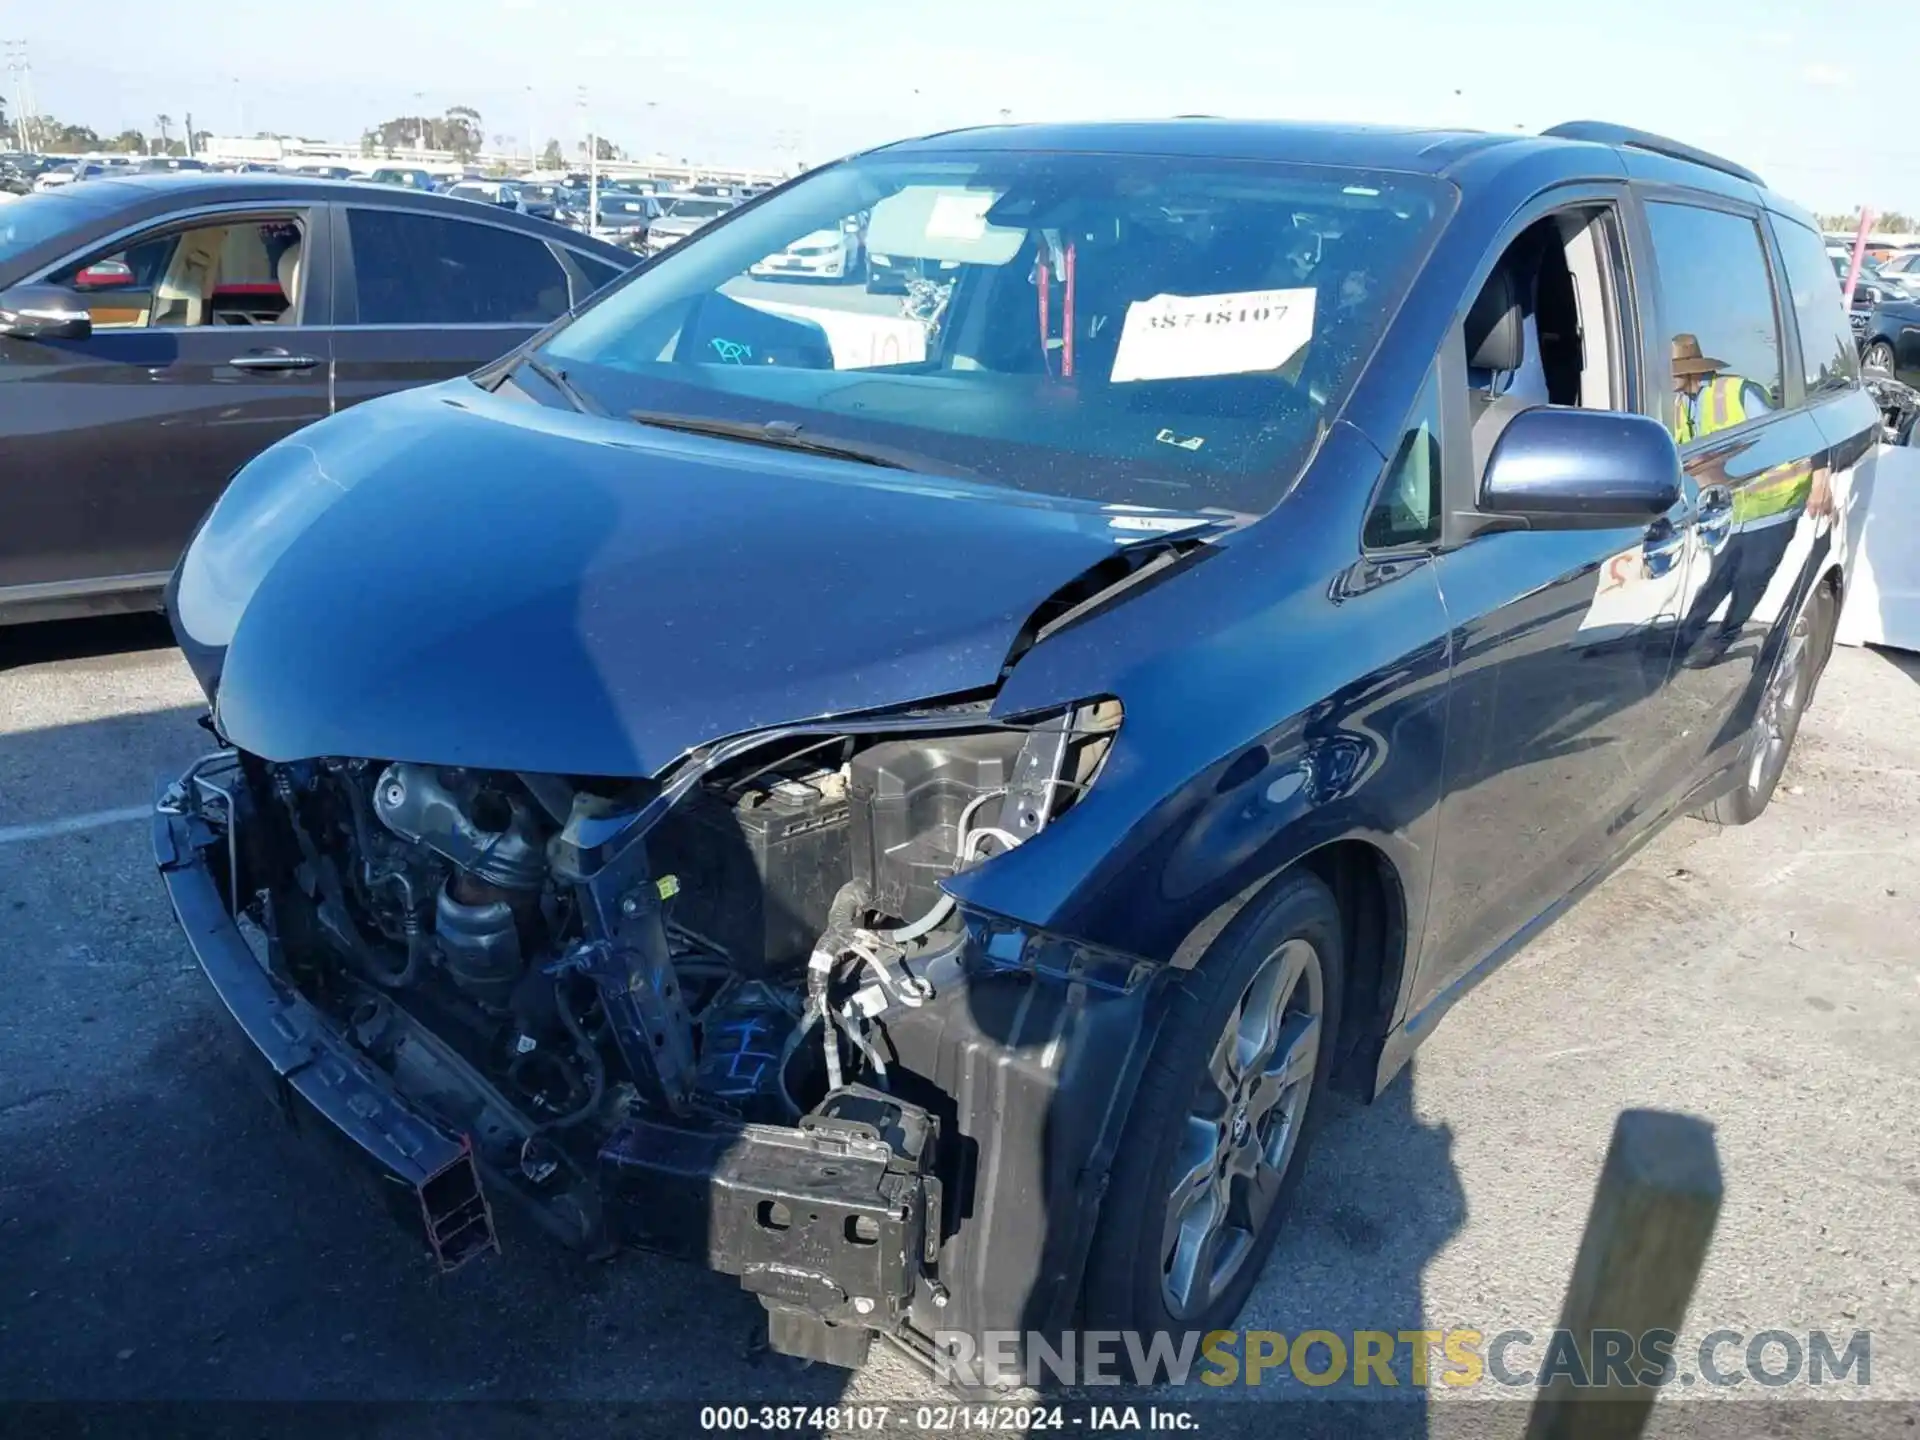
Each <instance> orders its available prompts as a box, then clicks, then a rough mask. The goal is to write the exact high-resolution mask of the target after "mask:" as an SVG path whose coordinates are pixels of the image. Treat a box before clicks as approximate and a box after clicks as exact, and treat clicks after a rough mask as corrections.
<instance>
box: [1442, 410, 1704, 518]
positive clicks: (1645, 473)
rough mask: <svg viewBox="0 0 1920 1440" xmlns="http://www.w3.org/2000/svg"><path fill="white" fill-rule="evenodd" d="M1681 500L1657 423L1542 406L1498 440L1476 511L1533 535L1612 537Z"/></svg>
mask: <svg viewBox="0 0 1920 1440" xmlns="http://www.w3.org/2000/svg"><path fill="white" fill-rule="evenodd" d="M1680 495H1681V483H1680V450H1679V447H1678V446H1676V445H1675V444H1674V443H1673V437H1672V436H1671V435H1669V434H1668V433H1667V428H1666V426H1664V425H1662V424H1661V423H1660V422H1659V421H1658V420H1650V419H1648V418H1647V417H1646V416H1645V415H1627V414H1621V413H1619V412H1617V411H1612V410H1571V409H1560V408H1556V407H1547V406H1542V407H1540V408H1538V409H1534V410H1523V411H1521V412H1520V414H1518V415H1516V416H1514V417H1513V419H1512V420H1511V421H1509V422H1508V424H1507V428H1506V429H1505V430H1504V431H1502V432H1501V435H1500V439H1499V441H1498V442H1497V443H1496V444H1495V445H1494V447H1493V454H1492V455H1491V456H1490V457H1488V460H1487V473H1486V476H1485V478H1484V479H1483V480H1482V481H1481V485H1480V508H1481V509H1482V510H1483V511H1487V512H1491V513H1492V514H1494V515H1498V516H1502V517H1508V518H1512V519H1515V520H1522V521H1525V522H1526V524H1527V526H1528V527H1529V528H1530V529H1535V530H1610V529H1614V528H1617V527H1619V526H1624V525H1646V524H1651V523H1652V522H1653V521H1654V520H1656V519H1658V518H1659V517H1660V516H1662V515H1664V514H1666V513H1667V511H1668V510H1670V509H1671V508H1672V507H1673V506H1674V505H1675V504H1677V503H1678V502H1679V500H1680Z"/></svg>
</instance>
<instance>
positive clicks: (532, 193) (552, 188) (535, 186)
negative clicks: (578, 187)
mask: <svg viewBox="0 0 1920 1440" xmlns="http://www.w3.org/2000/svg"><path fill="white" fill-rule="evenodd" d="M518 188H519V191H520V209H521V212H522V213H523V214H527V215H534V216H538V217H539V218H540V219H542V220H551V221H553V222H554V223H555V224H558V225H567V224H570V223H571V217H572V214H573V211H574V210H575V208H576V207H580V208H584V207H585V205H586V203H587V202H586V196H585V195H577V194H576V193H575V192H574V191H572V190H569V189H568V188H567V187H566V186H564V185H558V184H555V183H553V182H552V181H548V180H536V181H530V182H526V183H522V184H521V185H519V187H518Z"/></svg>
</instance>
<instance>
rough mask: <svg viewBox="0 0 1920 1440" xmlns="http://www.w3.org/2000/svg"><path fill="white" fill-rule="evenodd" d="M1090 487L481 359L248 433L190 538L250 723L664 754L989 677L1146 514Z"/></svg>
mask: <svg viewBox="0 0 1920 1440" xmlns="http://www.w3.org/2000/svg"><path fill="white" fill-rule="evenodd" d="M1112 520H1113V517H1112V516H1110V515H1109V514H1107V513H1105V512H1103V511H1101V510H1100V509H1098V508H1096V507H1092V506H1086V505H1080V504H1077V503H1069V502H1057V501H1051V500H1045V499H1041V498H1038V497H1030V496H1024V495H1021V494H1019V493H1018V492H1011V491H1006V490H1001V489H997V488H993V487H987V486H979V485H974V484H971V483H969V482H965V481H953V480H946V479H941V478H936V477H931V476H926V475H918V474H912V475H909V474H906V473H904V472H899V471H892V470H887V469H882V468H877V467H870V466H865V465H859V464H854V463H849V462H845V461H838V460H830V459H822V458H818V457H813V456H806V455H802V454H797V453H792V452H787V451H781V450H776V449H771V448H768V447H765V446H759V445H750V444H743V443H739V442H734V441H725V440H711V439H706V438H703V437H695V436H688V435H681V434H677V433H672V432H667V431H663V430H658V429H654V428H650V427H645V426H641V425H636V424H631V423H628V422H624V421H615V420H602V419H595V418H592V417H587V416H579V415H574V414H571V413H566V412H561V411H557V410H552V409H548V408H546V407H544V406H541V405H537V404H533V403H529V402H528V401H527V400H526V399H525V398H524V397H523V396H519V395H518V392H516V391H515V390H514V389H513V387H512V386H511V385H509V386H507V387H506V388H504V389H503V390H502V391H501V392H500V393H498V394H488V393H487V392H485V391H483V390H481V389H480V388H479V387H477V386H476V385H474V384H473V383H472V382H470V381H467V380H458V381H452V382H449V383H447V384H445V385H440V386H434V387H430V388H427V389H421V390H415V391H410V392H407V393H404V394H400V395H395V396H392V397H389V398H387V399H384V400H378V401H373V402H371V403H368V404H365V405H362V406H358V407H356V408H354V409H352V410H349V411H345V412H343V413H341V414H339V415H336V416H334V417H332V418H331V419H328V420H324V421H322V422H320V423H319V424H317V425H315V426H312V427H309V428H308V429H307V430H304V431H302V432H300V433H299V434H298V435H296V436H294V437H292V438H290V439H288V440H286V441H283V442H281V443H280V444H278V445H276V446H274V447H272V448H271V449H270V450H268V451H267V452H265V453H264V454H263V455H261V456H260V457H259V458H258V459H256V460H255V461H253V462H252V463H251V464H250V465H248V466H247V467H246V468H245V469H243V470H242V471H241V472H240V474H239V475H238V476H236V477H235V479H234V481H233V484H232V485H231V486H230V487H229V489H228V491H227V494H226V496H225V497H224V498H223V499H222V500H221V502H220V503H219V504H218V505H217V506H216V507H215V508H214V510H213V512H212V513H211V514H210V515H209V517H208V519H207V521H206V522H205V524H204V525H203V527H202V529H201V532H200V533H199V535H197V536H196V538H195V540H194V542H193V544H192V546H191V547H190V548H189V550H188V553H187V555H186V557H185V558H184V559H183V561H182V562H181V566H180V570H179V573H178V575H177V577H176V582H175V586H174V593H173V597H172V606H171V608H172V611H173V618H174V624H175V628H176V630H177V631H178V633H179V635H180V638H181V643H182V646H183V648H185V649H186V650H187V651H188V653H189V655H193V654H195V653H196V652H198V653H200V654H217V653H218V651H219V650H220V648H221V647H224V651H225V653H224V655H223V656H221V657H220V659H219V662H218V666H219V678H218V684H217V693H216V715H217V719H218V722H219V726H220V728H221V731H222V733H224V734H225V735H226V737H227V738H228V739H229V740H230V741H231V742H232V743H234V744H235V745H238V746H239V747H240V748H241V749H243V750H248V751H251V752H253V753H255V754H259V755H263V756H265V757H267V758H269V759H273V760H282V761H289V760H297V759H305V758H311V757H316V756H323V755H339V756H352V757H372V758H381V759H389V760H414V761H420V762H426V763H432V764H443V765H472V766H479V767H483V768H488V769H501V770H528V771H541V772H547V773H560V774H598V775H640V774H651V773H654V772H656V771H658V770H659V769H660V768H662V767H663V766H665V765H666V764H667V763H668V762H670V761H672V760H673V759H674V758H675V757H677V756H678V755H680V754H682V753H684V752H685V751H687V750H689V749H691V748H692V747H694V746H696V745H699V744H701V743H704V742H706V741H710V740H713V739H716V738H719V737H722V736H725V735H731V734H737V733H740V732H743V731H747V730H753V729H758V728H761V727H765V726H771V725H777V724H782V723H790V722H798V721H804V720H809V719H815V718H818V717H821V716H826V715H832V714H838V713H843V712H849V711H860V710H875V709H885V708H889V707H893V706H899V705H906V704H911V703H913V702H916V701H920V700H925V699H928V698H932V697H936V696H944V695H954V694H958V693H961V692H966V691H974V690H980V689H984V688H988V687H991V686H992V685H994V684H995V682H996V681H997V679H998V677H999V675H1000V671H1001V667H1002V665H1003V664H1004V662H1005V659H1006V656H1007V654H1008V651H1009V648H1010V646H1011V645H1012V643H1013V641H1014V639H1015V638H1016V636H1017V635H1018V633H1019V631H1020V629H1021V627H1022V625H1023V623H1024V622H1025V621H1026V620H1027V618H1028V617H1029V615H1030V614H1031V613H1032V612H1033V610H1034V608H1035V607H1036V606H1037V605H1038V604H1039V603H1040V602H1041V601H1042V600H1044V599H1045V598H1046V597H1047V596H1049V595H1050V594H1051V593H1052V592H1053V591H1054V590H1056V589H1057V588H1058V587H1059V586H1061V585H1062V584H1064V583H1065V582H1067V581H1068V580H1071V579H1072V578H1074V577H1075V576H1076V575H1078V574H1079V573H1080V572H1082V571H1083V570H1085V569H1087V568H1088V567H1089V566H1090V565H1093V564H1095V563H1096V562H1098V561H1099V560H1101V559H1102V558H1104V557H1105V556H1108V555H1110V554H1112V552H1113V548H1114V546H1115V544H1116V543H1119V542H1120V541H1121V540H1123V539H1133V538H1138V536H1137V533H1130V532H1128V531H1125V530H1116V529H1115V528H1114V527H1113V525H1112Z"/></svg>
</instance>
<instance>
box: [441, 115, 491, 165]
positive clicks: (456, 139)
mask: <svg viewBox="0 0 1920 1440" xmlns="http://www.w3.org/2000/svg"><path fill="white" fill-rule="evenodd" d="M441 124H442V125H443V126H445V127H446V128H445V143H443V144H442V145H441V146H440V147H439V148H441V149H442V150H451V151H453V153H454V154H456V155H458V156H459V157H460V158H461V159H462V160H471V159H473V157H474V156H476V155H478V154H479V153H480V152H481V151H482V150H484V149H486V146H487V137H486V131H484V130H483V129H481V127H480V112H479V111H478V110H476V109H474V108H473V107H472V106H471V105H452V106H449V107H448V108H447V113H446V117H445V119H443V120H442V121H441Z"/></svg>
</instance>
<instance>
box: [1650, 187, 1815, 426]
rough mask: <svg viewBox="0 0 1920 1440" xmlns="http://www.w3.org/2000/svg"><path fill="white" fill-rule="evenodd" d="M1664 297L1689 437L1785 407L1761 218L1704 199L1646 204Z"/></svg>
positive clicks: (1679, 410)
mask: <svg viewBox="0 0 1920 1440" xmlns="http://www.w3.org/2000/svg"><path fill="white" fill-rule="evenodd" d="M1647 223H1648V225H1649V226H1650V227H1651V228H1652V230H1653V250H1654V259H1655V261H1656V263H1657V265H1658V267H1659V272H1660V306H1661V311H1662V313H1663V314H1664V315H1665V316H1666V324H1667V343H1668V351H1669V355H1670V358H1671V364H1672V370H1671V377H1670V383H1671V385H1672V389H1673V395H1674V399H1673V404H1672V410H1671V413H1670V415H1669V419H1668V423H1669V424H1670V425H1671V426H1672V428H1673V431H1674V438H1675V439H1677V440H1679V441H1680V442H1681V443H1682V444H1686V443H1688V442H1689V441H1693V440H1699V439H1702V438H1704V437H1705V436H1707V435H1710V434H1712V433H1714V432H1715V431H1718V430H1726V429H1729V428H1731V427H1733V426H1735V425H1740V424H1744V423H1746V422H1747V421H1750V420H1753V419H1755V418H1757V417H1758V416H1759V415H1763V414H1765V413H1766V412H1767V411H1769V410H1777V409H1779V408H1780V405H1781V403H1782V375H1781V361H1780V327H1779V324H1778V322H1777V321H1776V319H1775V311H1774V304H1773V282H1772V279H1771V277H1770V276H1769V274H1768V271H1767V256H1766V251H1765V249H1764V248H1763V247H1762V246H1761V243H1760V230H1759V227H1758V226H1757V225H1756V224H1755V223H1754V222H1753V220H1752V219H1751V218H1749V217H1748V216H1745V215H1737V214H1733V213H1731V212H1729V211H1725V210H1709V209H1706V208H1705V207H1703V206H1699V205H1687V204H1681V203H1677V202H1672V201H1654V202H1652V203H1650V204H1649V205H1648V206H1647Z"/></svg>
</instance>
